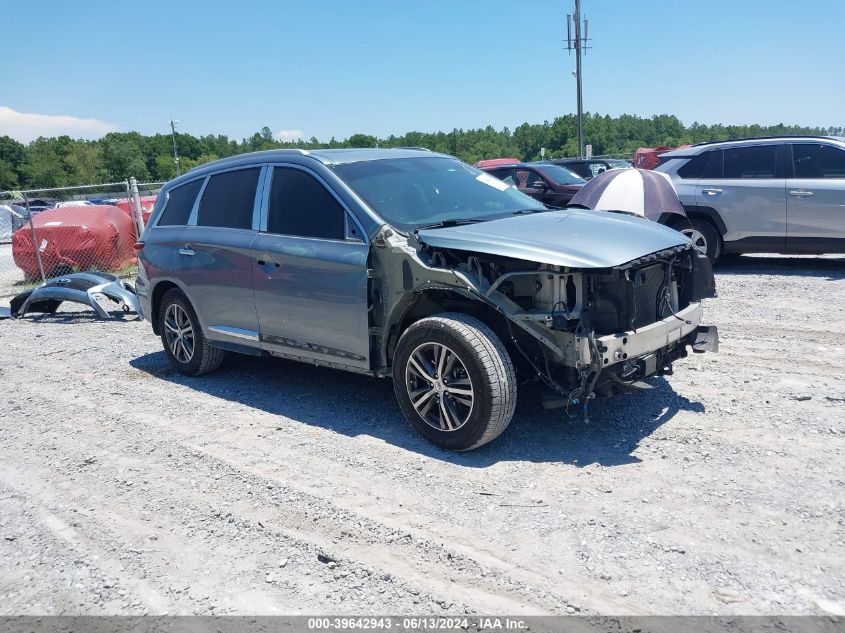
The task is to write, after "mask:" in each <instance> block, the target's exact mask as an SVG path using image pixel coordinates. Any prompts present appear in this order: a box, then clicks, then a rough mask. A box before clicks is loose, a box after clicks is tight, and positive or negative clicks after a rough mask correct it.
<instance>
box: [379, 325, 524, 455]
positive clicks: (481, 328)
mask: <svg viewBox="0 0 845 633" xmlns="http://www.w3.org/2000/svg"><path fill="white" fill-rule="evenodd" d="M516 385H517V383H516V374H515V372H514V368H513V363H512V362H511V359H510V356H509V355H508V352H507V350H506V349H505V346H504V345H503V344H502V342H501V341H500V340H499V338H498V337H497V336H496V334H495V333H494V332H493V330H491V329H490V328H489V327H488V326H487V325H485V324H484V323H482V322H481V321H479V320H478V319H476V318H474V317H471V316H469V315H466V314H460V313H452V312H445V313H443V314H438V315H436V316H432V317H427V318H424V319H420V320H419V321H417V322H415V323H414V324H412V325H411V326H410V327H409V328H408V329H407V330H405V332H404V333H403V334H402V337H401V338H400V339H399V343H398V344H397V345H396V354H395V355H394V359H393V390H394V392H395V393H396V399H397V400H398V402H399V406H400V407H401V408H402V412H403V413H404V414H405V417H406V418H407V420H408V422H409V423H410V424H411V426H412V427H413V428H414V429H415V430H416V431H417V432H418V433H420V435H422V436H423V437H425V438H426V439H428V440H429V441H431V442H433V443H434V444H437V445H438V446H441V447H443V448H447V449H452V450H468V449H471V448H476V447H478V446H481V445H483V444H486V443H487V442H490V441H492V440H494V439H495V438H496V437H498V436H499V435H500V434H501V433H502V432H503V431H504V430H505V429H506V428H507V426H508V424H509V423H510V421H511V418H512V417H513V412H514V408H515V407H516Z"/></svg>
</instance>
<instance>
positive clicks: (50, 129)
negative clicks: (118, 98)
mask: <svg viewBox="0 0 845 633" xmlns="http://www.w3.org/2000/svg"><path fill="white" fill-rule="evenodd" d="M117 129H118V128H117V126H116V125H112V124H111V123H106V122H105V121H100V120H99V119H80V118H78V117H75V116H69V115H53V114H28V113H25V112H17V111H15V110H12V108H9V107H7V106H0V136H4V135H5V136H11V137H12V138H14V139H17V140H18V141H22V142H24V143H28V142H29V141H32V140H34V139H36V138H38V137H39V136H48V137H49V136H61V135H62V134H67V135H68V136H70V137H72V138H89V139H95V138H99V137H101V136H103V135H104V134H107V133H108V132H115V131H117Z"/></svg>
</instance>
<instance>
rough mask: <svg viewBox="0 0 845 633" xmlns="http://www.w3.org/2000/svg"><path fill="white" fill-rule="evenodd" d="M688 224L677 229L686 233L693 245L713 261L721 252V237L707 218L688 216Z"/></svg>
mask: <svg viewBox="0 0 845 633" xmlns="http://www.w3.org/2000/svg"><path fill="white" fill-rule="evenodd" d="M689 221H690V226H689V227H682V228H680V229H678V230H679V231H680V232H681V233H683V234H684V235H686V236H687V237H688V238H690V240H692V243H693V244H694V245H695V247H696V248H697V249H698V250H699V251H701V252H702V253H704V254H705V255H707V257H708V258H709V259H710V262H711V263H715V262H716V260H717V259H719V256H720V255H721V254H722V238H721V237H720V236H719V232H718V231H717V230H716V227H714V226H713V225H712V224H711V223H710V222H709V221H708V220H704V219H702V218H690V219H689Z"/></svg>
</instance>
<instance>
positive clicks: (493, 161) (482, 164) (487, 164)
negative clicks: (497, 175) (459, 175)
mask: <svg viewBox="0 0 845 633" xmlns="http://www.w3.org/2000/svg"><path fill="white" fill-rule="evenodd" d="M520 162H521V161H520V160H519V159H518V158H490V159H488V160H480V161H478V162H477V163H475V165H473V167H478V169H484V170H487V169H490V168H491V167H501V166H502V165H516V164H518V163H520Z"/></svg>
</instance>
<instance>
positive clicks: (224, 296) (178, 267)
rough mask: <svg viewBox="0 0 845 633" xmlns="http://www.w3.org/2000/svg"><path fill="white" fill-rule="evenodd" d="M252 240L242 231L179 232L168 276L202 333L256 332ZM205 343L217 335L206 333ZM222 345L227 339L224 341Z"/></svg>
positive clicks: (201, 228) (252, 233) (202, 228)
mask: <svg viewBox="0 0 845 633" xmlns="http://www.w3.org/2000/svg"><path fill="white" fill-rule="evenodd" d="M256 235H257V232H256V231H253V230H247V229H224V228H213V227H205V226H186V227H185V228H184V229H183V231H182V233H181V236H180V241H181V245H180V247H179V248H178V249H177V251H176V255H175V266H174V275H175V276H176V277H177V278H178V279H179V280H180V281H181V282H182V284H181V285H182V288H183V290H184V291H185V294H187V295H188V299H189V300H190V301H191V304H192V305H193V306H194V308H195V309H196V312H197V314H202V315H203V317H202V320H203V321H204V322H205V323H204V325H205V326H206V327H207V328H211V327H215V326H228V327H234V328H238V329H241V330H249V331H252V332H254V333H256V334H257V333H258V315H257V314H256V312H255V302H254V299H253V292H252V251H251V248H252V242H253V240H254V239H255V237H256ZM185 253H193V255H187V254H185ZM209 338H212V339H214V338H218V336H216V335H215V334H214V333H213V332H212V333H210V335H209ZM224 340H228V338H227V337H225V336H224Z"/></svg>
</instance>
